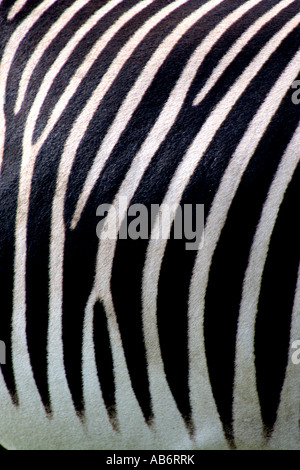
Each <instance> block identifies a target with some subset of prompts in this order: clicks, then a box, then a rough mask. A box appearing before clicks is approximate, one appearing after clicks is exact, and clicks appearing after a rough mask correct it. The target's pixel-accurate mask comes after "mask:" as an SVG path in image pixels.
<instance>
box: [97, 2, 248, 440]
mask: <svg viewBox="0 0 300 470" xmlns="http://www.w3.org/2000/svg"><path fill="white" fill-rule="evenodd" d="M251 6H253V2H248V4H247V5H246V6H245V5H244V6H243V10H242V12H245V10H246V8H247V7H248V8H250V7H251ZM242 12H241V10H239V11H238V12H235V14H231V15H229V17H228V18H227V19H226V20H224V23H223V22H222V25H221V26H219V30H217V32H218V34H220V35H221V34H222V33H223V32H224V31H225V30H226V29H227V28H228V27H229V26H230V25H231V24H232V23H233V22H234V21H236V19H237V17H238V15H239V14H240V15H241V14H242ZM216 29H217V28H216ZM215 34H216V31H213V32H212V33H211V38H212V37H214V35H215ZM217 37H218V35H217ZM211 38H210V39H211ZM209 47H210V46H209V41H207V42H206V41H205V46H204V49H201V45H200V46H199V48H198V49H197V51H196V52H195V53H194V55H193V60H192V59H191V60H190V61H189V64H188V66H186V68H185V70H184V72H183V74H182V76H181V78H180V79H179V82H178V84H177V85H176V87H175V90H176V93H177V95H176V93H174V94H173V92H172V94H171V97H170V100H169V101H170V103H179V105H180V106H181V103H182V97H181V96H180V93H182V94H183V95H184V94H185V93H186V92H187V90H188V86H189V78H190V74H192V76H191V80H192V79H193V73H196V71H197V64H198V62H199V61H200V62H201V60H202V59H203V54H204V55H205V53H204V51H205V52H207V50H209ZM198 55H199V57H198ZM197 57H198V62H197V59H195V58H197ZM191 69H192V70H191ZM186 86H187V88H186V89H185V87H186ZM170 112H171V116H170V117H169V119H170V121H171V124H172V118H173V116H172V112H173V111H172V108H170V110H168V104H167V105H166V107H165V109H164V110H163V112H162V114H161V116H163V117H162V118H161V116H160V118H159V119H158V121H157V123H156V124H155V126H154V130H152V131H151V133H150V137H151V139H150V137H148V138H147V139H146V142H145V143H144V145H143V146H142V148H141V150H140V151H139V153H138V155H137V157H135V159H134V162H133V164H132V167H131V169H130V170H129V172H128V173H127V175H126V178H125V180H124V182H123V184H122V185H121V188H120V190H119V193H118V195H117V196H116V200H115V202H114V206H115V207H116V208H117V211H118V210H119V207H118V196H119V195H121V196H127V197H128V199H129V200H130V199H131V197H132V195H133V194H134V191H135V189H136V187H137V186H138V184H139V181H140V178H141V177H142V174H143V172H144V171H145V169H146V167H147V165H148V164H149V162H150V159H151V158H152V156H153V155H154V153H155V150H156V145H157V141H158V144H159V140H160V135H161V134H162V135H164V134H165V132H166V127H167V126H168V125H169V122H168V119H166V118H167V116H168V115H169V113H170ZM164 113H165V114H164ZM174 114H175V115H176V113H174ZM124 116H126V113H124V114H123V118H124ZM160 119H161V121H162V123H163V124H161V121H160ZM147 146H148V147H147ZM197 149H199V145H198V146H197ZM183 174H184V173H183ZM177 190H178V188H177ZM126 209H127V208H126V207H125V208H124V212H125V210H126ZM114 213H115V212H114V211H111V212H110V213H109V214H108V216H107V222H108V224H112V226H114V225H115V221H114ZM123 215H124V214H123ZM120 220H122V217H121V219H120ZM156 238H157V237H156ZM150 245H151V242H150V244H149V246H150ZM152 246H153V247H154V249H156V248H157V242H154V244H152ZM114 249H115V242H114V241H113V240H112V241H106V242H105V243H102V246H101V245H100V249H99V253H98V262H97V264H98V268H97V272H98V279H96V280H95V292H97V291H98V293H99V294H98V295H100V296H101V297H102V298H103V299H106V307H107V305H108V303H111V301H109V299H108V296H110V294H109V292H110V291H109V282H110V276H111V268H112V260H113V255H114ZM155 256H157V253H155V254H154V257H155ZM151 259H153V258H151ZM158 259H159V257H158ZM147 272H148V271H147ZM149 272H150V273H151V267H149ZM152 272H153V271H152ZM154 272H155V271H154ZM146 277H147V276H146V275H145V278H146ZM155 286H156V283H155V282H154V283H153V278H151V280H149V282H147V283H146V282H145V283H144V284H143V293H144V307H145V309H144V324H147V327H148V328H150V327H149V325H152V327H153V330H152V331H150V330H148V331H146V329H145V344H146V350H147V362H148V364H149V377H150V388H151V392H152V403H153V408H154V416H155V423H156V432H159V433H162V434H163V433H164V432H167V431H166V429H167V426H169V425H170V423H169V420H168V413H170V414H171V413H172V414H173V416H176V412H177V409H176V405H175V404H174V405H173V406H174V408H173V407H172V409H171V403H173V398H172V397H171V396H169V395H168V394H169V388H168V385H167V383H165V382H164V380H165V379H164V372H163V364H162V360H161V356H160V349H159V343H158V335H157V332H156V333H155V331H154V330H155V328H156V327H155V320H154V321H153V318H150V310H151V309H150V308H149V306H150V305H151V303H152V300H153V299H155V297H156V296H155V295H154V296H153V290H154V289H155ZM147 288H149V289H148V290H147ZM153 312H155V310H154V311H152V317H153ZM109 314H110V315H112V314H114V312H112V311H111V310H109ZM154 315H155V313H154ZM147 335H148V336H147ZM152 365H153V367H152ZM159 377H160V378H159ZM158 392H159V393H158ZM166 400H167V401H168V403H169V406H168V410H166V408H165V406H164V403H165V402H166ZM170 410H171V411H170ZM179 422H180V421H179V417H178V424H179ZM177 426H178V425H177ZM223 445H224V447H226V443H225V440H224V439H223Z"/></svg>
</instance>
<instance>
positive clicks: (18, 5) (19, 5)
mask: <svg viewBox="0 0 300 470" xmlns="http://www.w3.org/2000/svg"><path fill="white" fill-rule="evenodd" d="M0 3H1V2H0ZM26 3H27V0H18V1H17V2H15V3H14V4H13V6H12V7H11V9H10V10H9V12H8V15H7V19H8V20H10V21H11V20H13V19H14V17H15V16H16V15H17V14H18V13H20V11H21V10H22V8H23V7H24V6H25V5H26Z"/></svg>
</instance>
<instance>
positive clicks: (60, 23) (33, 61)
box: [14, 0, 90, 114]
mask: <svg viewBox="0 0 300 470" xmlns="http://www.w3.org/2000/svg"><path fill="white" fill-rule="evenodd" d="M89 1H90V0H77V2H75V3H74V4H72V5H71V6H70V7H69V8H67V9H66V10H65V11H64V12H63V14H62V15H61V16H60V17H59V19H58V20H57V21H56V22H55V23H54V24H53V25H52V26H51V28H50V29H49V31H48V32H47V33H46V34H44V36H42V39H41V41H40V42H39V43H38V44H37V46H36V48H35V50H34V52H33V53H32V54H31V56H30V59H29V60H28V62H27V64H26V67H25V69H24V71H23V73H22V76H21V79H20V82H19V87H18V96H17V99H16V104H15V110H14V111H15V114H17V113H18V112H19V111H20V109H21V106H22V103H23V100H24V96H25V94H26V91H27V87H28V85H29V81H30V78H31V76H32V74H33V72H34V70H35V68H36V66H37V65H38V63H39V61H40V59H41V57H42V56H43V54H44V53H45V52H46V50H47V48H48V46H49V45H51V43H52V41H53V40H54V39H55V38H56V37H57V35H58V34H59V33H60V31H62V30H63V28H64V27H65V26H66V24H67V23H69V21H71V19H72V18H73V16H75V15H76V13H77V12H78V11H79V10H81V9H82V8H83V7H84V6H85V5H86V4H87V3H89Z"/></svg>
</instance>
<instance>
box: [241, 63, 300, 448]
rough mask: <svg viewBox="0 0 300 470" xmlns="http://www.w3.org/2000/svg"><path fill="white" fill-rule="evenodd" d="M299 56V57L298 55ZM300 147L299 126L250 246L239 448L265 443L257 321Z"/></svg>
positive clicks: (243, 322) (243, 308)
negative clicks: (276, 230)
mask: <svg viewBox="0 0 300 470" xmlns="http://www.w3.org/2000/svg"><path fill="white" fill-rule="evenodd" d="M299 56H300V54H298V57H299ZM288 73H290V72H288ZM288 77H289V75H286V78H287V79H288ZM282 82H283V77H281V80H280V86H281V85H282ZM278 88H279V87H278ZM277 92H278V90H277V91H276V93H277ZM299 145H300V126H299V127H298V129H297V130H296V132H295V133H294V135H293V138H292V139H291V141H290V143H289V145H288V147H287V149H286V151H285V153H284V155H283V157H282V160H281V162H280V165H279V167H278V170H277V173H276V175H275V177H274V180H273V182H272V185H271V187H270V190H269V194H268V197H267V200H266V202H265V204H264V207H263V210H262V215H261V218H260V222H259V224H258V227H257V230H256V234H255V237H254V240H253V243H252V246H251V253H250V257H249V262H248V267H247V270H246V273H245V278H244V285H243V294H242V300H241V306H240V315H239V320H238V333H237V349H236V363H235V370H236V374H235V388H234V433H235V436H236V442H237V445H238V446H240V447H245V446H250V447H251V446H257V447H259V445H260V444H261V442H263V435H262V429H263V428H262V422H261V417H260V414H259V410H260V406H259V400H258V396H257V391H256V375H255V363H254V360H255V358H254V333H255V318H256V312H257V305H258V298H259V293H260V286H261V280H262V275H263V269H264V265H265V261H266V257H267V252H268V247H269V243H270V238H271V235H272V231H273V228H274V225H275V222H276V218H277V215H278V212H279V207H280V204H281V202H282V200H283V198H284V193H285V191H286V188H287V186H288V184H289V182H290V181H291V179H292V176H293V173H294V171H295V169H296V167H297V164H298V163H299V161H300V156H299V154H298V153H297V151H296V149H297V148H299ZM245 377H247V381H245ZM250 417H251V418H250ZM249 419H250V420H251V427H249ZM246 423H247V424H246Z"/></svg>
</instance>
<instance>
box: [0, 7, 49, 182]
mask: <svg viewBox="0 0 300 470" xmlns="http://www.w3.org/2000/svg"><path fill="white" fill-rule="evenodd" d="M55 2H56V0H44V2H42V3H41V4H40V5H39V6H38V7H36V8H35V9H34V10H33V12H32V13H31V14H30V15H29V16H28V17H27V18H26V19H25V20H24V21H23V22H22V23H21V24H20V25H19V26H18V28H17V29H16V30H15V32H14V33H13V34H12V35H11V37H10V40H9V41H8V43H7V45H6V47H5V50H4V53H3V56H2V59H1V62H0V77H1V80H0V174H1V168H2V161H3V152H4V141H5V131H6V124H5V122H6V121H5V113H4V104H5V90H6V85H7V78H8V74H9V71H10V67H11V64H12V62H13V60H14V57H15V55H16V52H17V50H18V48H19V46H20V44H21V42H22V41H23V39H24V38H25V36H26V34H27V33H28V31H30V29H31V28H32V27H33V25H34V24H35V23H36V22H37V21H38V20H39V18H40V17H41V16H42V15H43V14H44V13H45V12H46V11H47V10H48V9H49V8H50V7H51V6H52V5H53V4H54V3H55Z"/></svg>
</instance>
